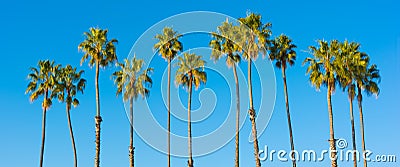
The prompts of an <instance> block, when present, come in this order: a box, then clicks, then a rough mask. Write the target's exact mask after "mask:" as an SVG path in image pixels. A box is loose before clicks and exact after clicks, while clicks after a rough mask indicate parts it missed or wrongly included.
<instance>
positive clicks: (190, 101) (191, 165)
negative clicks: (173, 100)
mask: <svg viewBox="0 0 400 167" xmlns="http://www.w3.org/2000/svg"><path fill="white" fill-rule="evenodd" d="M189 77H190V79H189V97H188V149H189V160H188V167H193V158H192V122H191V116H190V115H191V113H190V112H191V103H192V81H193V78H192V75H191V74H189Z"/></svg>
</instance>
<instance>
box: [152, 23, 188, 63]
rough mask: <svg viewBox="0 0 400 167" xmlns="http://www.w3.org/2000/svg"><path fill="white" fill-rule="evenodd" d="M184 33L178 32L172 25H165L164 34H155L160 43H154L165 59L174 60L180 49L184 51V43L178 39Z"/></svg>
mask: <svg viewBox="0 0 400 167" xmlns="http://www.w3.org/2000/svg"><path fill="white" fill-rule="evenodd" d="M181 36H182V35H181V34H178V33H177V32H176V31H174V30H173V29H172V28H170V27H165V28H164V29H163V33H162V34H157V35H156V36H155V38H156V39H158V43H156V44H155V45H154V49H156V50H157V51H158V52H159V53H160V54H161V56H162V58H164V59H165V60H172V59H174V58H175V56H176V54H177V53H178V52H179V51H182V43H181V42H180V41H178V38H180V37H181Z"/></svg>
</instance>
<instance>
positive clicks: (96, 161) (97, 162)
mask: <svg viewBox="0 0 400 167" xmlns="http://www.w3.org/2000/svg"><path fill="white" fill-rule="evenodd" d="M99 66H100V65H99V62H96V79H95V86H96V117H95V123H96V141H95V143H96V156H95V158H94V166H95V167H99V166H100V124H101V121H102V118H101V116H100V95H99Z"/></svg>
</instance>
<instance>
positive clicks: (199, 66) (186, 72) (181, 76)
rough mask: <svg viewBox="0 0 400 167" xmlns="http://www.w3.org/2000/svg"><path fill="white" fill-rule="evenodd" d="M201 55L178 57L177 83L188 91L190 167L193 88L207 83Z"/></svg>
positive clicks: (191, 161)
mask: <svg viewBox="0 0 400 167" xmlns="http://www.w3.org/2000/svg"><path fill="white" fill-rule="evenodd" d="M205 63H206V62H205V61H204V60H202V57H201V56H200V55H196V54H194V53H185V54H184V55H183V57H178V62H177V66H178V67H179V68H178V70H177V71H176V78H175V82H176V84H177V85H182V86H183V87H186V88H187V89H188V147H189V148H188V150H189V151H188V153H189V160H188V167H193V158H192V122H191V116H190V115H191V102H192V87H193V85H194V87H195V88H196V89H198V88H199V86H200V84H201V83H204V84H205V83H206V82H207V74H206V72H204V64H205Z"/></svg>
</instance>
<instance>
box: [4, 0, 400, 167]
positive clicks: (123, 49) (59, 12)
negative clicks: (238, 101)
mask: <svg viewBox="0 0 400 167" xmlns="http://www.w3.org/2000/svg"><path fill="white" fill-rule="evenodd" d="M199 10H200V11H212V12H218V13H223V14H226V15H229V16H232V17H235V18H238V17H244V16H245V15H246V11H252V12H256V13H260V14H262V16H263V21H264V22H267V21H268V22H272V24H273V28H272V30H273V36H276V35H279V34H281V33H285V34H287V35H288V36H290V37H291V38H293V41H294V43H295V44H296V45H297V46H298V49H297V50H296V51H297V53H298V61H297V62H296V65H295V66H294V67H292V68H289V69H288V71H287V78H288V87H289V96H290V102H291V103H290V105H291V112H292V117H293V119H292V124H293V127H294V128H293V129H294V138H295V144H296V148H297V149H298V150H303V149H315V150H322V149H327V148H328V142H327V140H328V138H329V122H328V115H327V111H326V109H327V107H326V90H325V89H322V90H321V91H320V92H318V91H315V89H314V88H312V87H311V86H310V84H309V82H308V81H307V77H306V76H305V67H302V66H301V62H302V61H303V60H304V58H305V57H307V56H310V55H309V54H308V53H306V52H304V51H306V50H307V47H308V46H310V45H315V44H316V42H315V40H317V39H325V40H331V39H338V40H341V41H343V40H345V39H348V40H350V41H357V42H359V43H361V45H362V47H361V50H362V51H365V52H367V53H368V54H369V55H370V57H371V61H372V62H373V63H375V64H377V65H378V67H379V69H380V70H381V71H380V72H381V76H382V82H381V83H380V88H381V94H380V96H379V97H378V98H377V99H376V98H375V97H369V98H368V97H365V98H364V99H365V100H364V113H365V115H364V116H365V123H366V125H365V135H366V144H367V148H368V149H370V150H372V151H373V152H374V153H375V154H395V155H397V158H399V156H400V152H399V150H400V145H399V143H398V142H395V141H398V138H399V137H400V135H399V133H397V129H398V128H400V123H399V121H398V118H399V116H400V114H399V109H398V105H397V104H398V102H399V100H398V95H399V93H400V92H399V89H397V87H398V84H399V83H400V82H399V81H400V80H399V78H398V74H399V72H400V59H399V56H400V22H399V21H398V18H399V16H400V14H399V12H398V11H400V4H399V2H397V1H395V0H381V1H371V0H366V1H361V0H356V1H348V0H347V1H344V0H337V1H328V2H323V3H322V2H321V1H316V0H314V1H285V2H282V1H278V0H269V1H263V2H261V1H257V2H244V1H231V2H223V1H221V2H219V1H202V2H178V1H177V2H174V1H141V2H133V1H126V0H125V1H121V0H117V1H112V2H111V1H92V2H81V1H62V2H61V1H43V0H38V1H21V0H16V1H7V2H3V3H2V5H1V7H0V15H1V26H0V32H2V37H1V40H0V50H1V51H2V52H1V58H2V61H3V64H2V65H1V67H0V68H1V71H2V72H3V73H2V74H3V75H2V76H3V77H2V78H3V79H2V82H0V98H1V100H0V106H2V109H1V111H0V132H1V137H0V166H4V167H20V166H36V165H37V164H38V161H39V152H40V143H41V118H42V111H41V104H40V103H41V101H36V102H34V103H32V104H31V103H30V102H29V100H28V96H27V95H25V94H24V91H25V89H26V86H27V83H28V80H27V79H26V75H27V74H28V73H29V67H30V66H35V65H36V64H37V62H38V60H41V59H52V60H55V61H56V62H57V63H61V64H64V65H65V64H72V65H74V66H79V61H80V58H81V56H82V53H79V52H78V50H77V45H78V44H79V43H80V42H81V41H82V40H83V39H84V38H83V35H82V34H83V32H84V31H87V30H88V28H89V27H92V26H99V27H101V28H108V29H109V37H113V38H117V39H118V40H119V43H118V45H117V53H118V58H119V59H120V60H122V59H123V58H126V57H127V56H128V54H129V52H130V49H131V47H132V45H133V44H134V42H135V41H136V40H137V39H138V38H139V36H140V35H141V34H142V33H144V32H145V31H146V30H147V29H148V28H150V27H151V26H152V25H154V24H156V23H157V22H159V21H161V20H163V19H165V18H167V17H170V16H173V15H176V14H180V13H183V12H190V11H199ZM193 21H196V20H193ZM189 39H194V40H189ZM208 40H209V39H208V38H207V36H201V35H200V37H198V38H190V37H189V38H185V39H183V41H184V47H185V49H190V48H195V47H203V46H207V44H208ZM154 42H155V41H154ZM204 56H205V57H207V58H208V55H204ZM207 60H208V59H207ZM153 61H154V62H152V63H153V64H154V66H155V67H156V72H155V74H154V82H155V85H154V87H153V89H152V90H153V91H152V92H151V97H150V99H149V101H150V102H151V103H150V105H152V106H154V110H157V111H154V110H153V114H154V116H155V117H156V118H157V120H158V121H159V123H160V124H162V125H163V126H164V125H165V123H166V117H165V113H166V109H165V108H164V107H162V105H160V104H159V103H158V102H160V101H161V93H160V82H161V74H160V73H157V69H159V68H161V70H158V71H163V70H164V69H165V68H166V66H167V64H166V62H165V61H163V60H162V59H161V58H159V57H158V58H155V59H153ZM258 61H266V60H263V59H259V60H258ZM209 63H212V62H209ZM245 65H246V64H245V63H242V64H241V68H242V69H243V70H244V69H245ZM79 68H80V69H83V70H85V71H86V72H85V75H84V77H85V78H86V79H87V80H88V83H87V87H86V90H85V94H84V95H79V96H78V98H79V99H80V102H81V105H80V106H79V107H78V108H73V109H72V111H71V113H72V119H73V126H74V130H75V136H76V143H77V149H78V156H79V160H78V161H79V165H80V166H91V165H93V158H94V153H95V151H94V148H95V145H94V114H95V98H94V97H95V89H94V70H92V69H90V68H89V67H88V66H87V65H86V64H85V65H83V66H81V67H79ZM115 70H116V69H115V68H109V69H107V70H103V71H102V72H101V74H100V84H101V85H100V90H101V97H102V99H101V106H102V116H103V120H104V122H103V124H102V152H101V164H102V166H127V165H128V151H127V148H128V145H129V136H128V134H129V129H128V128H129V122H128V120H127V117H126V115H125V111H124V106H123V103H122V100H121V98H116V97H115V86H114V85H113V82H112V80H111V79H110V74H111V73H112V72H113V71H115ZM244 74H245V75H246V72H245V71H244ZM212 75H213V74H211V76H212ZM276 76H277V80H276V85H277V90H276V93H277V94H276V103H275V110H274V113H273V115H272V117H271V120H270V122H269V125H268V127H267V128H266V129H265V131H264V133H263V134H262V136H261V137H260V139H259V144H260V148H263V147H264V145H268V147H269V149H276V150H279V149H285V150H289V148H290V145H289V142H288V141H289V140H288V131H287V122H286V115H285V112H284V97H283V89H282V82H281V78H280V76H281V73H280V71H276ZM215 78H216V79H214V81H210V82H209V84H207V87H208V88H210V89H215V92H216V98H217V99H221V100H219V101H224V100H226V99H224V94H225V93H226V92H224V91H228V90H226V89H222V88H223V86H221V84H219V83H220V82H219V81H223V80H222V79H221V78H218V77H215ZM210 80H211V79H210ZM254 85H255V90H256V91H255V98H257V97H260V96H261V95H260V93H259V91H258V90H257V89H259V88H260V83H259V82H257V81H256V82H255V83H254ZM217 88H218V89H217ZM220 88H221V89H220ZM173 89H175V88H173ZM242 90H245V88H242ZM228 93H229V92H228ZM179 94H181V95H182V96H181V99H182V103H183V104H186V99H185V98H186V96H185V92H184V91H183V90H180V92H179ZM194 98H195V99H196V100H194V106H195V107H196V106H197V107H198V104H199V101H198V100H197V99H198V94H197V93H195V94H194ZM332 101H333V109H334V121H335V133H336V137H337V138H344V139H346V140H347V141H349V144H350V139H351V135H350V134H351V129H350V121H349V114H348V108H349V107H348V101H347V98H346V95H345V94H343V93H342V92H341V91H337V92H336V93H335V94H334V96H333V99H332ZM227 102H229V100H228V101H227ZM220 104H221V103H218V104H217V109H218V112H219V111H221V110H222V111H223V110H224V109H225V110H226V106H224V105H222V106H218V105H220ZM222 104H224V103H222ZM246 104H247V103H244V107H245V108H246V107H247V106H246ZM256 105H260V104H259V103H257V102H256ZM356 106H357V105H355V118H356V120H355V122H356V125H358V124H359V119H358V116H359V114H358V110H357V108H356ZM218 107H219V108H218ZM136 111H138V112H140V108H138V109H136ZM200 112H201V111H200ZM218 112H217V113H216V114H214V115H212V116H211V117H210V118H209V119H210V120H208V121H205V122H199V123H195V124H194V125H193V133H194V135H195V136H196V135H203V134H206V133H208V132H209V130H208V129H207V128H215V127H218V125H219V124H220V123H221V120H224V119H225V118H224V114H226V113H222V114H218ZM243 112H244V111H243ZM47 118H48V119H47V120H48V122H47V138H46V150H45V159H44V165H45V166H59V167H64V166H65V167H66V166H72V165H73V156H72V149H71V145H70V138H69V133H68V126H67V120H66V114H65V106H64V104H60V103H58V102H56V101H55V102H54V105H53V106H52V108H51V109H50V111H49V112H48V117H47ZM138 119H140V118H138ZM206 122H207V123H208V124H206V125H205V123H206ZM172 124H173V127H172V128H173V129H174V130H173V131H175V133H178V134H181V135H185V131H186V124H185V123H184V122H182V121H179V120H176V119H174V120H173V122H172ZM204 127H206V128H204ZM232 128H233V127H232ZM249 133H250V123H249V120H248V119H246V122H245V123H244V126H243V128H242V131H241V143H240V144H241V150H240V151H241V152H240V156H241V159H240V161H241V164H242V166H245V167H248V166H249V167H250V166H254V158H253V150H252V144H251V143H249V142H247V138H248V135H249ZM356 133H357V141H358V142H357V146H358V148H359V149H360V148H361V147H360V146H361V142H360V135H359V128H358V126H357V127H356ZM159 140H164V138H160V139H159ZM135 145H136V154H135V159H136V165H137V166H163V165H166V162H167V157H166V155H164V154H162V153H160V152H158V151H156V150H155V149H153V148H152V147H150V146H148V145H147V144H145V142H143V140H141V139H140V138H139V137H138V136H135ZM182 145H185V146H186V143H182ZM375 154H374V155H375ZM194 159H195V165H196V166H233V163H234V141H231V142H230V143H228V144H227V145H226V146H224V147H223V148H221V149H220V150H218V151H217V152H214V153H212V154H209V155H206V156H202V157H195V158H194ZM186 161H187V160H186V158H177V157H174V158H173V159H172V166H185V165H186ZM329 163H330V162H329V161H328V160H325V161H324V162H320V163H316V162H311V163H309V162H308V163H305V162H300V163H299V164H300V165H299V166H328V165H329ZM263 165H265V166H289V165H290V163H289V162H279V161H276V160H274V161H273V162H270V161H266V162H263ZM339 165H341V166H345V165H346V166H347V165H351V162H339ZM360 165H361V163H360ZM370 166H400V164H399V162H396V163H370Z"/></svg>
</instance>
